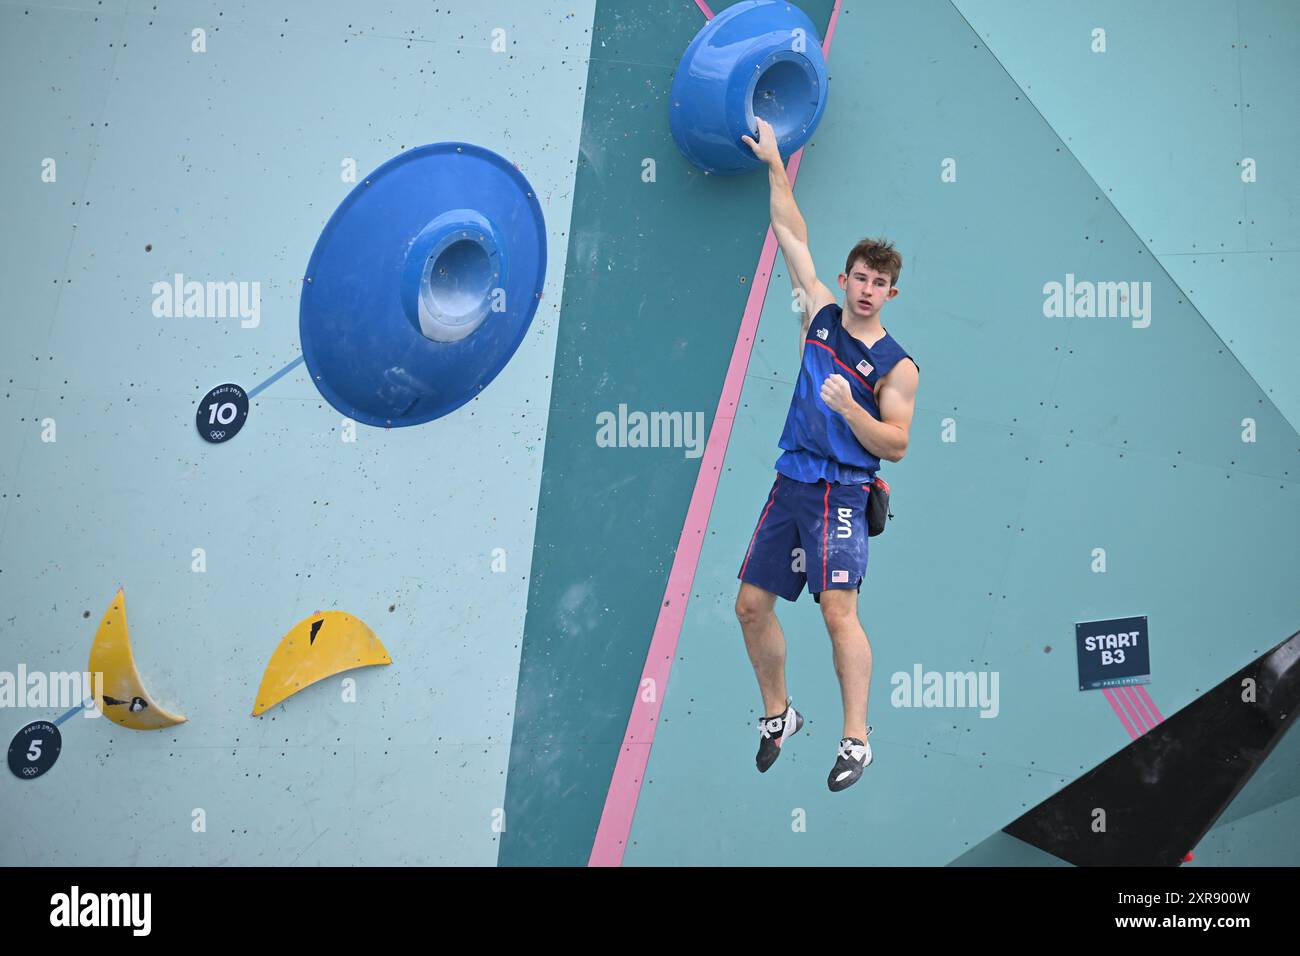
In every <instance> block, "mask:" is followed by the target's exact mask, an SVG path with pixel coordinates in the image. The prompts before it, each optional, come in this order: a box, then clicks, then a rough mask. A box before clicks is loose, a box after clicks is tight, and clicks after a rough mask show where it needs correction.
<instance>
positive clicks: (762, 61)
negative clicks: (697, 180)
mask: <svg viewBox="0 0 1300 956" xmlns="http://www.w3.org/2000/svg"><path fill="white" fill-rule="evenodd" d="M826 93H827V83H826V58H825V57H823V56H822V48H821V40H820V38H819V37H818V36H817V29H816V28H815V27H814V26H813V24H812V21H811V20H809V19H808V16H807V14H805V13H804V12H803V11H802V10H800V9H799V8H798V7H795V6H791V5H790V4H788V3H780V2H777V0H746V2H742V3H737V4H734V5H732V6H730V7H728V8H727V9H725V10H723V11H722V12H721V13H719V14H718V15H717V16H716V17H714V18H713V19H712V20H710V21H709V22H708V23H707V24H705V26H704V28H703V29H702V30H700V32H699V33H697V34H696V35H695V39H693V40H692V41H691V43H690V45H689V46H688V47H687V48H686V52H685V53H684V54H683V55H682V60H681V62H680V63H679V64H678V65H677V72H676V74H674V76H673V85H672V91H671V95H670V96H669V98H668V102H669V117H668V123H669V126H670V128H671V129H672V133H673V140H674V141H675V142H676V143H677V148H678V149H680V150H681V151H682V153H683V155H685V156H686V158H687V159H689V160H690V161H691V162H692V163H694V164H695V165H696V166H698V167H700V168H701V169H704V170H706V171H708V172H710V173H718V174H720V175H724V176H731V175H735V174H736V173H743V172H745V171H746V170H750V169H755V168H757V167H759V166H761V165H762V163H761V162H760V161H759V159H758V158H757V157H756V156H754V153H753V151H752V150H751V149H750V148H749V147H748V146H746V145H745V144H744V143H743V142H741V139H740V137H741V136H744V135H746V134H748V135H749V136H751V137H755V138H757V136H758V123H757V122H756V121H755V117H756V116H761V117H762V118H763V119H765V120H767V121H768V122H769V123H771V124H772V127H773V129H774V130H775V132H776V141H777V149H778V150H779V151H780V153H781V158H782V159H788V158H789V157H790V154H791V153H794V152H795V151H797V150H798V149H799V148H800V147H801V146H803V145H804V143H806V142H808V140H809V138H810V137H811V136H812V134H813V131H814V130H816V129H817V124H818V123H819V122H820V121H821V118H822V113H823V112H825V110H826Z"/></svg>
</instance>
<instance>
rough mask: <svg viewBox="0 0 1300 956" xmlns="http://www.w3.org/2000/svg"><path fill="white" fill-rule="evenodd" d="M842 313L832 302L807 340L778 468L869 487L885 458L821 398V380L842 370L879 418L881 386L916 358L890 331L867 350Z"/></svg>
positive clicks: (798, 476) (799, 476)
mask: <svg viewBox="0 0 1300 956" xmlns="http://www.w3.org/2000/svg"><path fill="white" fill-rule="evenodd" d="M842 315H843V310H842V309H841V308H840V306H839V305H837V304H836V303H833V302H832V303H831V304H830V305H827V306H826V307H824V308H823V309H822V310H821V311H820V312H818V313H817V314H816V315H815V316H813V320H812V322H810V323H809V325H808V336H807V338H805V339H804V346H803V363H802V365H801V366H800V368H799V380H798V381H797V382H795V386H794V395H793V396H792V397H791V398H790V411H789V413H788V414H787V415H786V417H785V428H784V429H783V430H782V432H781V440H780V441H779V442H778V443H777V444H778V445H779V446H780V447H781V448H783V449H784V450H785V452H784V454H782V455H781V457H780V458H778V459H777V460H776V470H777V471H778V472H780V473H781V474H783V475H785V476H786V477H787V478H793V479H795V480H796V481H806V482H809V483H815V482H817V481H818V480H820V479H822V478H825V479H826V481H827V482H828V483H830V484H839V485H853V484H862V485H865V484H868V483H870V482H871V480H872V479H873V478H875V476H876V472H877V471H878V470H879V468H880V459H879V458H877V457H876V456H875V455H873V454H871V452H869V451H867V449H865V448H863V447H862V445H861V443H860V442H859V441H858V439H857V436H855V435H854V434H853V430H852V429H851V428H849V423H848V422H847V421H846V420H845V418H844V416H843V415H841V414H839V413H838V412H834V411H831V409H830V408H828V407H827V405H826V403H825V402H823V401H822V396H821V387H822V382H824V381H826V378H827V376H829V375H831V374H832V373H836V372H838V373H839V374H840V375H842V376H843V377H844V378H846V379H848V382H849V388H850V390H851V391H852V392H853V400H854V401H856V402H857V403H858V404H859V405H861V406H862V407H863V408H865V409H866V410H867V412H868V413H869V414H870V415H871V417H872V418H874V419H876V420H877V421H879V420H880V408H879V407H878V406H877V405H876V386H877V385H878V384H879V382H880V380H881V379H882V378H884V377H885V376H886V375H888V374H889V372H890V370H891V369H892V368H893V367H894V366H895V365H897V364H898V363H899V362H900V361H902V360H903V359H905V358H907V359H910V358H912V357H911V356H910V355H908V354H907V353H906V352H905V351H903V347H902V346H901V345H899V344H898V343H897V342H896V341H894V337H893V336H892V335H890V334H889V332H888V330H886V332H885V337H884V338H882V339H881V340H880V341H879V342H877V343H876V344H875V345H873V346H871V347H870V348H867V346H866V345H865V344H863V343H862V341H861V340H859V339H856V338H854V337H853V336H852V335H850V334H849V333H848V331H847V330H846V329H845V328H844V326H843V325H842V324H841V321H840V320H841V317H842ZM913 361H915V360H914V359H913ZM917 368H920V366H919V365H918V366H917Z"/></svg>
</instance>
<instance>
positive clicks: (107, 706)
mask: <svg viewBox="0 0 1300 956" xmlns="http://www.w3.org/2000/svg"><path fill="white" fill-rule="evenodd" d="M90 673H91V675H92V686H95V688H96V689H95V693H94V697H95V706H96V707H98V708H99V712H100V713H101V714H103V715H104V716H105V717H107V718H108V719H109V720H111V721H112V722H113V723H115V724H119V725H121V726H122V727H126V728H128V729H130V730H162V729H163V728H164V727H174V726H176V725H177V724H183V723H185V718H184V717H183V716H182V715H181V714H173V713H171V712H170V711H168V710H164V709H163V708H162V707H159V706H158V703H157V702H156V701H155V700H154V699H153V698H152V697H150V696H149V692H148V691H147V690H145V689H144V682H143V681H141V680H140V673H139V671H137V670H136V669H135V655H133V654H132V653H131V634H130V631H128V630H127V626H126V594H125V592H124V591H123V590H122V589H121V588H118V591H117V594H116V595H115V596H114V597H113V602H112V603H111V604H110V605H109V606H108V610H107V611H105V612H104V619H103V620H102V621H100V622H99V630H98V631H96V632H95V640H94V642H93V643H92V644H91V645H90ZM95 674H103V684H102V686H97V685H95V684H94V683H93V675H95Z"/></svg>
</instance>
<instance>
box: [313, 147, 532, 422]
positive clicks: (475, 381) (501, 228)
mask: <svg viewBox="0 0 1300 956" xmlns="http://www.w3.org/2000/svg"><path fill="white" fill-rule="evenodd" d="M545 278H546V223H545V221H544V220H543V218H542V209H541V205H540V204H539V203H538V201H537V196H536V194H535V193H534V191H533V188H532V186H530V185H529V183H528V180H527V179H525V178H524V175H523V174H522V173H521V172H520V171H519V170H518V169H516V168H515V166H514V165H513V164H512V163H510V162H508V161H507V160H505V159H504V158H502V157H501V156H498V155H497V154H496V153H494V152H492V151H491V150H487V149H484V148H482V147H481V146H474V145H472V144H469V143H433V144H430V145H428V146H419V147H416V148H414V149H410V150H407V151H406V152H404V153H402V154H400V155H398V156H395V157H393V158H392V159H390V160H389V161H388V162H386V163H384V164H383V165H382V166H380V167H379V168H378V169H376V170H375V171H374V172H373V173H371V174H370V175H369V176H367V177H366V178H365V179H364V180H363V181H361V182H360V183H358V184H357V186H356V187H355V188H354V189H353V190H352V191H351V192H350V193H348V195H347V197H346V198H345V199H344V200H343V202H342V203H341V204H340V205H339V207H338V209H336V210H335V211H334V215H333V216H331V217H330V220H329V222H328V223H326V225H325V228H324V230H322V232H321V234H320V238H319V239H318V240H317V241H316V248H315V249H314V250H313V252H312V255H311V261H310V262H309V263H308V265H307V273H306V276H305V277H304V282H303V288H302V301H301V305H300V307H299V313H298V330H299V335H300V336H301V339H302V354H303V358H304V359H305V361H306V364H307V369H308V371H309V372H310V373H311V379H312V381H313V382H314V383H315V385H316V387H317V389H319V390H320V393H321V395H323V396H324V397H325V399H326V400H327V401H328V402H329V403H330V404H331V405H332V406H334V408H336V409H338V410H339V411H340V412H342V413H343V414H344V415H346V416H347V417H349V418H351V419H353V420H355V421H358V422H362V423H364V424H367V425H374V426H377V427H381V428H383V427H399V426H403V425H420V424H423V423H424V422H428V421H431V420H433V419H435V418H439V417H441V416H443V415H446V414H448V413H449V412H452V411H454V410H455V409H457V408H459V407H460V406H461V405H463V404H465V403H466V402H468V401H469V400H470V399H472V398H473V397H474V396H475V395H477V394H479V392H481V391H482V390H483V389H484V388H486V387H487V385H488V384H489V383H490V382H491V381H492V379H494V378H495V377H496V376H497V374H498V373H499V372H500V371H501V370H502V369H503V368H505V366H506V363H507V362H509V361H510V358H511V356H513V355H514V353H515V350H516V349H518V348H519V344H520V342H522V341H523V338H524V335H525V334H526V333H527V331H528V326H529V325H530V323H531V322H532V320H533V316H534V315H535V314H536V312H537V306H538V303H539V300H540V298H541V293H542V286H543V284H544V282H545Z"/></svg>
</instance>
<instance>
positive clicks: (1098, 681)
mask: <svg viewBox="0 0 1300 956" xmlns="http://www.w3.org/2000/svg"><path fill="white" fill-rule="evenodd" d="M1074 640H1075V643H1076V645H1077V646H1078V652H1079V690H1096V689H1097V688H1099V687H1118V686H1120V685H1121V684H1149V683H1150V682H1151V654H1150V652H1149V651H1148V649H1147V619H1146V616H1145V615H1143V616H1142V617H1121V618H1116V619H1114V620H1111V621H1085V622H1084V623H1082V624H1076V625H1074Z"/></svg>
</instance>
